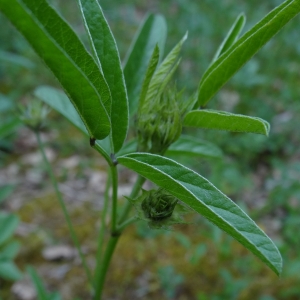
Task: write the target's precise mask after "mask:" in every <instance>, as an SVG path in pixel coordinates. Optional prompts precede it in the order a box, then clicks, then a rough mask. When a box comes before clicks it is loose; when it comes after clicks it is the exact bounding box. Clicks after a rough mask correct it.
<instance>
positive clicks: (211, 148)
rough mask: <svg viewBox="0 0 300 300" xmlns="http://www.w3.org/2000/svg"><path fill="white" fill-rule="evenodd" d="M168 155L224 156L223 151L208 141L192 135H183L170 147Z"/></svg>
mask: <svg viewBox="0 0 300 300" xmlns="http://www.w3.org/2000/svg"><path fill="white" fill-rule="evenodd" d="M166 155H167V156H168V155H188V156H190V155H194V156H203V157H208V158H219V157H221V156H222V151H221V149H220V148H218V147H217V146H215V145H214V144H212V143H210V142H208V141H205V140H201V139H197V138H195V137H192V136H187V135H181V136H180V138H179V139H178V140H177V141H176V142H175V143H174V144H172V145H171V146H170V147H169V149H168V150H167V152H166Z"/></svg>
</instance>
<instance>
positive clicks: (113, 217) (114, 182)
mask: <svg viewBox="0 0 300 300" xmlns="http://www.w3.org/2000/svg"><path fill="white" fill-rule="evenodd" d="M110 170H111V176H112V208H111V233H112V235H114V234H115V233H116V230H117V209H118V169H117V166H115V165H113V166H111V167H110Z"/></svg>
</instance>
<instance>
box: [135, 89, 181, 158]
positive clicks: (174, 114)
mask: <svg viewBox="0 0 300 300" xmlns="http://www.w3.org/2000/svg"><path fill="white" fill-rule="evenodd" d="M176 100H177V99H176V94H174V93H172V92H171V91H167V92H166V93H163V94H162V95H161V96H160V97H158V98H156V99H154V100H153V102H152V103H149V104H147V107H143V108H142V109H141V111H140V113H139V115H138V120H137V133H138V151H150V152H151V153H157V154H163V153H164V152H165V151H166V150H167V149H168V147H169V146H170V145H171V144H172V143H173V142H175V141H176V140H177V139H178V138H179V136H180V134H181V129H182V125H181V116H180V111H179V108H178V105H177V101H176Z"/></svg>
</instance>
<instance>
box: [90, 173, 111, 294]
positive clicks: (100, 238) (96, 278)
mask: <svg viewBox="0 0 300 300" xmlns="http://www.w3.org/2000/svg"><path fill="white" fill-rule="evenodd" d="M110 185H111V174H109V177H108V178H107V182H106V188H105V192H104V205H103V210H102V213H101V228H100V230H99V236H98V247H97V264H96V270H95V275H94V286H95V289H96V283H97V282H98V281H99V278H100V277H101V275H100V274H101V273H100V269H101V268H100V267H101V257H102V249H103V243H104V233H105V220H106V215H107V208H108V200H109V188H110Z"/></svg>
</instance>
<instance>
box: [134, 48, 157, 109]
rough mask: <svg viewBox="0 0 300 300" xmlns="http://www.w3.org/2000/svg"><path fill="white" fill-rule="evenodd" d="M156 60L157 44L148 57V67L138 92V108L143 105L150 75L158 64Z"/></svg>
mask: <svg viewBox="0 0 300 300" xmlns="http://www.w3.org/2000/svg"><path fill="white" fill-rule="evenodd" d="M158 61H159V48H158V45H156V46H155V48H154V50H153V53H152V56H151V58H150V62H149V65H148V68H147V72H146V76H145V79H144V81H143V85H142V90H141V94H140V99H139V103H138V107H139V109H140V108H141V107H142V106H143V103H144V101H145V99H146V95H147V91H148V88H149V84H150V82H151V79H152V76H153V74H154V72H155V70H156V67H157V65H158Z"/></svg>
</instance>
